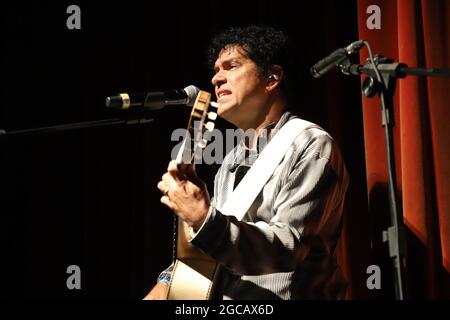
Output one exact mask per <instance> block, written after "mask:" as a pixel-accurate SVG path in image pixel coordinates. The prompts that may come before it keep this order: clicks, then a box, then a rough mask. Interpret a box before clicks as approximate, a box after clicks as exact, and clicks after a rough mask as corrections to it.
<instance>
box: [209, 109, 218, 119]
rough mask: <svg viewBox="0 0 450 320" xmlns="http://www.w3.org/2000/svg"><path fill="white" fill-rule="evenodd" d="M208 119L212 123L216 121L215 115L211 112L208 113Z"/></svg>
mask: <svg viewBox="0 0 450 320" xmlns="http://www.w3.org/2000/svg"><path fill="white" fill-rule="evenodd" d="M208 119H209V120H212V121H214V120H216V119H217V113H215V112H212V111H211V112H208Z"/></svg>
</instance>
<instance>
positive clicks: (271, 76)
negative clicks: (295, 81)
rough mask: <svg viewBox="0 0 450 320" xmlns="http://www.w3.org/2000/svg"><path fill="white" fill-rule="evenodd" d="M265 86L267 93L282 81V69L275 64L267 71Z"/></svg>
mask: <svg viewBox="0 0 450 320" xmlns="http://www.w3.org/2000/svg"><path fill="white" fill-rule="evenodd" d="M267 73H268V75H267V85H266V88H267V90H269V91H272V90H274V89H275V88H276V87H278V85H279V84H280V82H281V80H283V76H284V71H283V68H282V67H281V66H279V65H277V64H274V65H272V66H271V67H270V68H269V70H268V72H267Z"/></svg>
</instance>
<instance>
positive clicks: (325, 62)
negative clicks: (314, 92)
mask: <svg viewBox="0 0 450 320" xmlns="http://www.w3.org/2000/svg"><path fill="white" fill-rule="evenodd" d="M363 46H364V40H358V41H355V42H352V43H351V44H349V45H348V46H346V47H345V48H339V49H337V50H335V51H333V52H332V53H331V54H329V55H328V56H327V57H325V58H323V59H322V60H320V61H319V62H317V63H316V64H315V65H313V66H312V67H311V69H310V71H311V74H312V76H313V77H314V78H320V77H321V76H323V75H324V74H325V73H327V72H328V71H330V70H331V69H332V68H334V67H335V66H337V65H339V64H340V63H342V62H343V61H344V60H345V59H347V58H348V57H349V56H350V55H352V54H354V53H355V52H357V51H359V50H360V49H361V48H362V47H363Z"/></svg>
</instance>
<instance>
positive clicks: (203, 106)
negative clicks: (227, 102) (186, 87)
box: [175, 90, 217, 165]
mask: <svg viewBox="0 0 450 320" xmlns="http://www.w3.org/2000/svg"><path fill="white" fill-rule="evenodd" d="M210 105H213V106H214V105H216V104H215V103H214V102H211V93H209V92H207V91H202V90H200V91H199V93H198V95H197V98H196V99H195V102H194V105H193V106H192V111H191V115H190V117H189V123H188V126H187V131H186V135H185V137H184V140H183V144H182V145H181V148H180V150H179V152H178V154H177V158H176V159H175V160H176V162H177V164H178V165H181V164H190V163H193V162H194V159H195V157H198V156H201V152H202V150H203V149H204V148H205V147H206V145H207V143H208V139H209V136H208V134H209V133H211V132H212V131H213V130H214V126H215V124H214V121H215V120H216V118H217V113H216V112H215V110H214V111H210Z"/></svg>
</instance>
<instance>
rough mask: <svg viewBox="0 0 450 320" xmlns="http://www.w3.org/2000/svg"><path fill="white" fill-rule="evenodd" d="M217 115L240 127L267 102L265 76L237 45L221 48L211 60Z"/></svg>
mask: <svg viewBox="0 0 450 320" xmlns="http://www.w3.org/2000/svg"><path fill="white" fill-rule="evenodd" d="M214 70H215V75H214V76H213V78H212V80H211V82H212V84H213V85H214V87H215V92H216V97H217V102H218V103H219V105H220V107H219V110H218V114H219V116H221V117H222V118H224V119H226V120H227V121H229V122H231V123H233V124H235V125H236V126H238V127H240V128H244V127H246V126H248V125H251V124H252V123H254V121H255V120H256V119H258V118H260V117H261V115H262V114H263V111H264V107H265V106H266V104H267V97H268V96H267V92H266V87H265V86H266V84H267V81H266V79H265V78H263V77H261V75H260V73H259V71H258V67H257V65H256V64H255V63H254V62H253V61H252V60H251V59H250V58H249V57H248V56H247V54H246V53H245V51H244V50H243V49H242V48H241V47H239V46H233V47H227V48H225V49H223V50H222V51H221V52H220V54H219V57H218V58H217V60H216V63H215V64H214Z"/></svg>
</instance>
